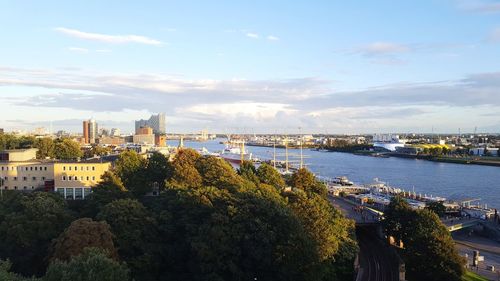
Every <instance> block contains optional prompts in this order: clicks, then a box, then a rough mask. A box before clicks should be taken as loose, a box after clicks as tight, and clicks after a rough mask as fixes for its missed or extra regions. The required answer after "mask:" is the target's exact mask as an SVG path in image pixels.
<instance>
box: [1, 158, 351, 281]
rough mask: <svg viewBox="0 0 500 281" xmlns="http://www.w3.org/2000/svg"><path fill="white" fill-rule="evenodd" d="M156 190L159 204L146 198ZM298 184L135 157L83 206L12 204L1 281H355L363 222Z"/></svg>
mask: <svg viewBox="0 0 500 281" xmlns="http://www.w3.org/2000/svg"><path fill="white" fill-rule="evenodd" d="M155 183H157V184H158V185H159V187H160V189H161V190H162V191H161V194H160V196H145V195H147V194H148V192H149V191H151V187H152V186H153V185H154V184H155ZM289 184H290V186H291V187H292V188H291V189H285V186H286V184H285V181H284V179H283V177H282V176H281V175H280V174H279V173H278V172H277V171H276V170H275V169H274V168H272V167H271V166H269V165H261V166H260V167H259V168H256V167H254V166H253V164H252V163H249V162H247V163H245V164H244V165H242V167H240V169H239V170H238V171H236V170H235V169H233V168H232V167H231V165H229V164H228V163H227V162H225V161H224V160H221V159H219V158H215V157H210V156H208V157H202V156H200V155H199V154H198V153H197V152H196V151H194V150H191V149H182V150H180V151H179V152H178V154H177V155H176V157H175V158H174V159H173V161H172V162H169V161H168V160H167V158H165V157H164V156H162V155H161V154H153V155H152V156H151V157H150V158H149V159H145V158H142V157H141V156H140V155H138V154H137V153H135V152H130V151H127V152H124V153H122V154H121V155H120V157H119V159H118V160H117V161H116V162H115V165H114V167H113V170H112V171H109V172H107V173H105V174H104V175H103V177H102V181H101V182H100V183H99V184H98V185H97V186H95V187H94V188H93V192H92V194H91V196H89V197H88V199H86V200H85V202H81V203H83V204H77V203H80V202H70V203H71V204H69V205H66V202H65V201H64V200H62V199H61V198H60V197H59V195H57V194H49V193H41V192H36V193H31V194H23V193H16V194H14V193H13V192H9V193H8V194H6V196H5V197H4V200H3V201H0V222H1V223H0V236H1V237H7V239H1V240H0V259H3V260H4V262H1V263H0V276H3V275H2V274H4V275H5V276H9V278H11V279H12V280H22V279H15V278H24V277H22V276H32V275H33V274H34V275H36V276H37V277H38V278H42V280H47V281H49V280H50V281H52V280H82V281H83V280H110V281H112V280H129V278H131V279H133V280H136V281H143V280H144V281H146V280H351V279H352V271H353V261H354V258H355V255H356V253H357V245H356V242H355V238H354V236H353V235H354V224H353V222H352V221H349V220H346V219H345V218H344V217H343V216H342V215H341V214H340V213H339V212H338V211H337V210H335V209H334V208H333V207H332V206H331V205H330V204H329V202H328V200H327V198H326V189H325V187H324V185H322V184H321V183H320V182H318V181H317V180H316V178H315V177H314V175H313V174H312V173H310V172H309V171H307V170H305V169H302V170H299V171H297V172H296V173H295V174H294V175H292V176H291V178H290V179H289ZM7 259H9V260H10V261H11V262H12V266H10V263H9V262H6V261H5V260H7ZM2 268H3V269H2ZM97 276H99V277H97ZM7 280H10V279H7Z"/></svg>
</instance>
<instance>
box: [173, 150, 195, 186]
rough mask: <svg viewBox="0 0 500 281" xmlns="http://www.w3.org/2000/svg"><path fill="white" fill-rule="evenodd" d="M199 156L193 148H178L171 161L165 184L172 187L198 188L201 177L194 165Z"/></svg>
mask: <svg viewBox="0 0 500 281" xmlns="http://www.w3.org/2000/svg"><path fill="white" fill-rule="evenodd" d="M200 157H201V155H200V154H199V153H198V152H196V151H195V150H193V149H179V150H178V151H177V154H176V155H175V158H174V160H173V161H172V166H171V174H170V178H167V185H168V186H169V187H172V188H199V187H200V186H201V184H202V178H201V175H200V173H199V172H198V170H196V168H195V166H194V165H195V163H196V161H197V160H198V159H199V158H200Z"/></svg>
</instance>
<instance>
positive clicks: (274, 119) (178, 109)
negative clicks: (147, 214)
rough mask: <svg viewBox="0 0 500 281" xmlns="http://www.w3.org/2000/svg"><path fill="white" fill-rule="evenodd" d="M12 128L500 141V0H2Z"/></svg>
mask: <svg viewBox="0 0 500 281" xmlns="http://www.w3.org/2000/svg"><path fill="white" fill-rule="evenodd" d="M0 35H1V37H2V41H1V42H2V43H1V46H2V47H1V52H0V105H1V107H2V112H3V113H4V114H2V117H1V118H0V128H1V127H3V128H6V129H9V130H30V129H33V128H35V127H40V126H45V127H49V124H50V122H52V126H53V128H54V129H66V130H69V131H78V130H79V128H80V124H81V120H82V119H86V118H90V117H94V118H96V119H97V120H98V121H99V122H100V123H101V126H105V127H109V128H111V127H119V128H121V129H122V130H123V131H126V132H127V131H131V130H132V127H133V120H134V119H140V118H146V117H148V115H149V114H151V113H155V112H160V111H161V112H165V113H166V114H167V118H168V125H167V126H168V128H167V129H168V130H169V131H170V132H196V131H198V130H201V129H203V128H207V129H209V130H210V131H216V132H229V131H240V132H247V133H250V132H257V133H258V132H283V133H285V132H294V131H297V129H298V128H299V127H301V128H302V130H303V131H307V132H318V133H375V132H429V131H431V129H432V127H434V128H435V131H439V132H456V131H458V128H462V131H467V130H472V129H473V128H474V127H475V126H477V127H478V129H479V130H480V131H488V132H500V1H493V0H491V1H488V0H477V1H476V0H469V1H458V0H457V1H455V0H440V1H437V0H436V1H411V2H410V1H363V2H361V1H271V0H267V1H2V0H0Z"/></svg>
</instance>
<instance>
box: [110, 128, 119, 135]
mask: <svg viewBox="0 0 500 281" xmlns="http://www.w3.org/2000/svg"><path fill="white" fill-rule="evenodd" d="M120 135H121V132H120V129H118V128H112V129H111V133H110V134H109V136H111V137H119V136H120Z"/></svg>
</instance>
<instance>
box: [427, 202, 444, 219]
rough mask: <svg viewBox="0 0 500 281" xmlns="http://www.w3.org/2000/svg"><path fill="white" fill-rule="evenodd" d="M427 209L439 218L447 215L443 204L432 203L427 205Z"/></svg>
mask: <svg viewBox="0 0 500 281" xmlns="http://www.w3.org/2000/svg"><path fill="white" fill-rule="evenodd" d="M425 208H426V209H428V210H431V211H433V212H434V213H435V214H436V215H438V217H443V216H444V215H445V214H446V207H445V206H444V204H443V202H430V203H427V205H426V206H425Z"/></svg>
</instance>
